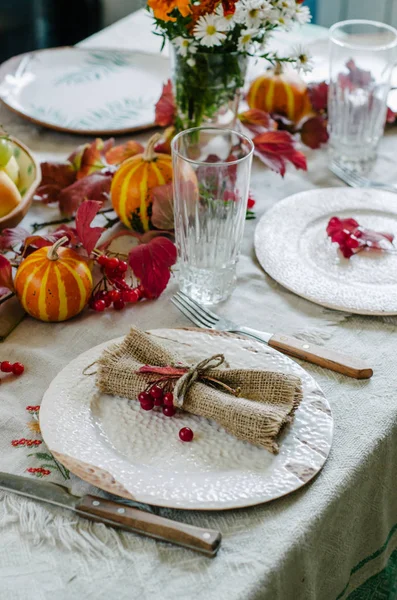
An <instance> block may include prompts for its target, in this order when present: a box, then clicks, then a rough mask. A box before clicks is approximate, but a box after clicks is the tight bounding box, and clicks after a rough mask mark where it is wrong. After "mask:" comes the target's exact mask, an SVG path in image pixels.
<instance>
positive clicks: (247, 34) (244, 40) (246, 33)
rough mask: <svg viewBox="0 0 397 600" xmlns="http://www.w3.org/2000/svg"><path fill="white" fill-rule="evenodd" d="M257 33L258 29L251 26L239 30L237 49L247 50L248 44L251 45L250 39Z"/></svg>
mask: <svg viewBox="0 0 397 600" xmlns="http://www.w3.org/2000/svg"><path fill="white" fill-rule="evenodd" d="M257 35H258V30H257V29H254V28H251V29H243V31H242V32H241V35H240V37H239V38H238V46H237V48H238V50H239V51H240V52H248V50H249V49H250V46H251V45H252V40H253V38H254V37H255V36H257Z"/></svg>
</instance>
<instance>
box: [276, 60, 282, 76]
mask: <svg viewBox="0 0 397 600" xmlns="http://www.w3.org/2000/svg"><path fill="white" fill-rule="evenodd" d="M282 72H283V65H282V64H281V62H279V61H277V62H276V66H275V67H274V74H275V75H281V73H282Z"/></svg>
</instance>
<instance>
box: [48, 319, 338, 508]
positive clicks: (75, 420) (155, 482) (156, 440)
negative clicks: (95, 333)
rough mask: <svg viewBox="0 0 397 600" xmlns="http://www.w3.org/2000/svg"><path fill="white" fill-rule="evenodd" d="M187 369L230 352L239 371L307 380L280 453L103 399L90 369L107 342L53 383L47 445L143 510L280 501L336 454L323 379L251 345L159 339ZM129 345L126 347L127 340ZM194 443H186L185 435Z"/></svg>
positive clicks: (209, 337) (180, 335)
mask: <svg viewBox="0 0 397 600" xmlns="http://www.w3.org/2000/svg"><path fill="white" fill-rule="evenodd" d="M152 333H153V334H154V335H156V336H158V337H159V338H161V341H162V342H163V343H165V344H173V347H174V348H175V349H176V350H177V351H178V353H180V354H181V355H182V356H183V357H184V359H185V360H186V361H187V362H193V363H194V362H197V360H201V359H203V358H205V357H208V356H212V355H213V354H214V353H216V352H223V353H224V354H225V357H226V359H227V361H228V362H229V364H230V366H233V367H246V368H248V367H251V368H264V369H271V370H274V371H282V372H284V373H293V374H295V375H298V376H299V377H301V379H302V382H303V389H304V398H303V401H302V403H301V406H300V407H299V409H298V410H297V412H296V415H295V419H294V422H293V424H292V426H288V427H287V428H286V429H285V432H284V434H283V437H282V440H281V448H280V453H279V454H278V455H277V456H273V455H272V454H270V453H269V452H267V451H266V450H265V449H263V448H259V447H255V446H253V445H252V444H249V443H247V442H241V441H239V440H237V439H236V438H235V437H233V436H232V435H229V434H228V433H226V432H225V430H224V429H222V428H221V427H219V426H218V425H216V424H215V423H214V422H212V421H209V420H207V419H203V418H201V417H196V416H194V415H189V414H187V413H182V412H179V413H178V414H177V416H175V417H173V418H169V417H165V416H164V415H163V414H162V413H158V412H155V411H151V412H145V411H143V410H142V409H141V408H140V406H139V403H138V402H128V401H127V400H125V399H123V398H117V397H112V396H108V395H106V394H100V393H97V392H96V389H95V377H94V376H91V377H89V376H84V375H83V370H84V368H85V367H87V366H88V365H90V364H91V363H92V362H93V361H95V360H96V359H97V357H98V356H99V355H100V354H101V352H103V350H104V348H105V347H106V346H109V345H110V344H112V343H114V342H115V341H120V340H114V341H112V342H107V343H105V344H101V345H100V346H97V347H96V348H92V349H91V350H89V351H88V352H85V353H84V354H81V355H80V356H79V357H78V358H76V359H75V360H73V361H72V362H71V363H70V364H69V365H68V366H67V367H66V368H65V369H63V371H61V373H59V375H57V377H56V378H55V379H54V380H53V382H52V383H51V385H50V387H49V389H48V390H47V392H46V393H45V395H44V398H43V402H42V405H41V409H40V426H41V431H42V434H43V437H44V440H45V442H46V444H47V445H48V447H49V448H50V449H51V451H52V452H53V453H54V454H55V456H56V457H57V458H58V459H59V460H60V461H61V462H62V463H64V464H65V465H66V466H67V467H68V468H69V469H70V470H71V471H73V472H75V473H76V474H77V475H79V476H80V477H81V478H82V479H85V480H87V481H89V482H91V483H93V484H94V485H97V486H98V487H100V488H102V489H105V490H107V491H110V492H112V493H115V494H118V495H120V496H123V497H126V498H132V499H134V500H137V501H139V502H147V503H149V504H155V505H159V506H168V507H173V508H183V509H204V510H222V509H228V508H238V507H242V506H250V505H253V504H259V503H261V502H267V501H269V500H274V499H275V498H279V497H280V496H284V495H285V494H288V493H290V492H293V491H294V490H297V489H298V488H300V487H301V486H303V485H304V484H305V483H307V482H308V481H309V480H310V479H312V477H314V475H316V473H318V471H320V469H321V468H322V466H323V465H324V463H325V460H326V458H327V456H328V453H329V451H330V447H331V441H332V431H333V420H332V416H331V410H330V407H329V405H328V402H327V400H326V399H325V398H324V395H323V393H322V391H321V389H320V388H319V387H318V385H317V383H316V382H315V381H314V379H313V378H312V377H311V376H310V375H309V374H308V373H307V372H306V371H304V370H303V369H302V368H301V367H300V366H299V365H297V364H296V363H295V362H293V361H292V360H290V359H289V358H287V357H286V356H284V355H282V354H280V353H278V352H276V351H275V350H272V349H271V348H268V347H266V346H264V345H263V344H260V343H258V342H254V341H250V340H242V339H239V338H236V337H235V336H233V335H230V334H229V335H228V334H210V333H208V332H203V331H200V330H197V331H195V330H175V329H173V330H169V329H158V330H155V331H153V332H152ZM120 339H121V338H120ZM184 426H189V427H191V429H192V430H193V431H194V435H195V437H194V440H193V442H190V443H184V442H181V441H180V440H179V437H178V432H179V430H180V428H181V427H184Z"/></svg>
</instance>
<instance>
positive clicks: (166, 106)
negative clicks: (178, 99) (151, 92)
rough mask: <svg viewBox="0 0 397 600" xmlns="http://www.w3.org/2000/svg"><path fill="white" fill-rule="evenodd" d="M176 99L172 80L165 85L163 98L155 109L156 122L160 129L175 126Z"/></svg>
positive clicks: (162, 93)
mask: <svg viewBox="0 0 397 600" xmlns="http://www.w3.org/2000/svg"><path fill="white" fill-rule="evenodd" d="M175 113H176V106H175V98H174V92H173V91H172V83H171V79H169V80H168V81H167V83H164V85H163V91H162V92H161V96H160V98H159V100H158V101H157V104H156V107H155V121H156V125H159V126H160V127H168V125H173V124H174V121H175Z"/></svg>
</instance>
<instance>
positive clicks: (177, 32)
mask: <svg viewBox="0 0 397 600" xmlns="http://www.w3.org/2000/svg"><path fill="white" fill-rule="evenodd" d="M302 3H303V0H238V1H236V0H222V1H220V0H198V1H193V2H191V1H190V0H148V7H149V9H151V10H152V12H153V16H154V19H155V23H156V30H157V33H159V34H160V35H162V36H163V38H164V42H165V40H166V39H168V40H170V42H171V49H172V66H173V69H172V71H173V85H174V95H175V99H176V106H177V119H176V128H177V130H182V129H186V128H189V127H198V126H201V125H203V124H208V125H215V126H220V127H229V126H233V124H234V121H235V118H236V115H237V109H238V102H239V92H240V90H241V88H242V87H243V84H244V79H245V73H246V67H247V59H248V57H249V56H259V57H262V58H265V59H267V60H268V61H269V62H270V63H272V64H275V63H280V62H289V63H294V64H296V65H298V66H299V64H300V63H302V64H303V63H304V62H305V60H306V56H305V55H304V54H302V53H300V56H290V57H284V58H281V57H278V56H277V55H276V54H274V53H272V52H268V51H266V46H267V43H268V40H269V37H270V34H271V32H273V31H274V30H275V29H278V28H282V29H284V30H288V29H289V28H290V27H291V26H292V25H293V24H294V23H301V24H303V23H307V22H308V21H309V20H310V12H309V9H308V8H307V7H305V6H302ZM301 66H302V65H301Z"/></svg>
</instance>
